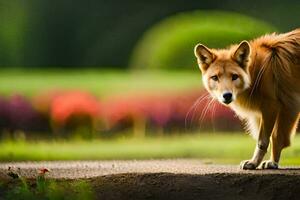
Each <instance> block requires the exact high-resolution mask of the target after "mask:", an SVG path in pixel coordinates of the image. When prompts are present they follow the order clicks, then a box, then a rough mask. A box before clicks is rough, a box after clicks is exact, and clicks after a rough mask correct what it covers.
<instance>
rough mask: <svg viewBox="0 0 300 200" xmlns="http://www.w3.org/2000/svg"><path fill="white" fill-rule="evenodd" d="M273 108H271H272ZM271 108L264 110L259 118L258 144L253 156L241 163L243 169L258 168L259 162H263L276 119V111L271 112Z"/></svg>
mask: <svg viewBox="0 0 300 200" xmlns="http://www.w3.org/2000/svg"><path fill="white" fill-rule="evenodd" d="M270 110H271V109H270ZM270 110H268V111H264V110H262V117H261V120H258V121H259V122H260V124H257V125H258V126H259V127H260V128H259V133H258V139H257V144H256V147H255V150H254V153H253V156H252V158H251V159H250V160H245V161H242V162H241V164H240V168H241V169H245V170H252V169H256V168H257V167H258V166H259V164H260V163H261V162H262V160H263V158H264V156H265V154H266V152H267V149H268V146H269V143H270V136H271V133H272V130H273V127H274V124H275V121H276V112H274V111H273V112H271V111H270Z"/></svg>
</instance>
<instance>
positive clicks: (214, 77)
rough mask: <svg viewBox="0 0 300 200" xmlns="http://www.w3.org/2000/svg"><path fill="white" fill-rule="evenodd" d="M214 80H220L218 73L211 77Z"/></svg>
mask: <svg viewBox="0 0 300 200" xmlns="http://www.w3.org/2000/svg"><path fill="white" fill-rule="evenodd" d="M210 78H211V79H212V80H214V81H218V80H219V78H218V76H217V75H215V76H212V77H210Z"/></svg>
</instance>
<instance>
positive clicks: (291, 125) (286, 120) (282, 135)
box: [261, 109, 299, 169]
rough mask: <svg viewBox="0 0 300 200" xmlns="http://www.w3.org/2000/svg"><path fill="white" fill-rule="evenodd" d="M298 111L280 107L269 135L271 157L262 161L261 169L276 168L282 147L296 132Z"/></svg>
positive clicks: (286, 145)
mask: <svg viewBox="0 0 300 200" xmlns="http://www.w3.org/2000/svg"><path fill="white" fill-rule="evenodd" d="M298 120H299V113H295V112H292V111H291V110H290V109H281V111H280V112H279V114H278V116H277V119H276V123H275V126H274V129H273V132H272V136H271V146H272V150H271V157H270V160H267V161H264V162H263V163H262V165H261V168H262V169H277V168H278V163H279V160H280V154H281V151H282V149H283V148H285V147H288V146H289V145H290V138H291V135H293V134H294V133H295V132H296V127H297V123H298Z"/></svg>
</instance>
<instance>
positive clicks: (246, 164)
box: [240, 160, 257, 170]
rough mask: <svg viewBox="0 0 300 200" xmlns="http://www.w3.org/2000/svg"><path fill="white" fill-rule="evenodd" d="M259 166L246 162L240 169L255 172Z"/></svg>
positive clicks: (243, 162) (242, 163) (249, 161)
mask: <svg viewBox="0 0 300 200" xmlns="http://www.w3.org/2000/svg"><path fill="white" fill-rule="evenodd" d="M256 167H257V165H256V164H255V163H253V162H252V161H251V160H244V161H242V162H241V164H240V168H241V169H244V170H253V169H256Z"/></svg>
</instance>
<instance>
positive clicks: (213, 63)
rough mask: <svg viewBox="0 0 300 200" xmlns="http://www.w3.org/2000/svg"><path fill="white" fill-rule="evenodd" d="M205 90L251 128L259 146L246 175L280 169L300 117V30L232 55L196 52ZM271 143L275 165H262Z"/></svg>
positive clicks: (235, 49)
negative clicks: (249, 172)
mask: <svg viewBox="0 0 300 200" xmlns="http://www.w3.org/2000/svg"><path fill="white" fill-rule="evenodd" d="M194 53H195V56H196V58H197V61H198V65H199V67H200V70H201V72H202V80H203V83H204V86H205V88H206V89H207V90H208V92H209V93H210V94H211V96H212V97H213V98H215V99H217V100H218V101H219V102H220V103H222V104H224V105H226V106H229V107H230V108H231V109H233V110H234V111H235V113H236V114H237V115H238V116H239V117H240V118H241V119H242V120H243V121H245V122H246V128H247V131H248V132H249V133H250V134H251V135H252V136H253V137H254V138H255V139H256V140H257V145H256V148H255V150H254V154H253V157H252V158H251V159H250V160H246V161H242V162H241V165H240V167H241V169H249V170H250V169H256V168H262V169H277V168H278V164H279V160H280V154H281V151H282V149H283V148H285V147H287V146H289V145H290V138H291V136H292V135H294V133H295V132H296V128H297V124H298V121H299V116H300V115H299V113H300V29H296V30H294V31H291V32H288V33H284V34H275V33H273V34H269V35H265V36H262V37H259V38H257V39H254V40H252V41H250V42H248V41H242V42H241V43H240V44H239V45H233V46H230V47H229V48H227V49H209V48H207V47H206V46H204V45H203V44H198V45H196V46H195V49H194ZM270 140H271V157H270V160H266V161H263V158H264V156H265V154H266V152H267V149H268V146H269V143H270Z"/></svg>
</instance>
